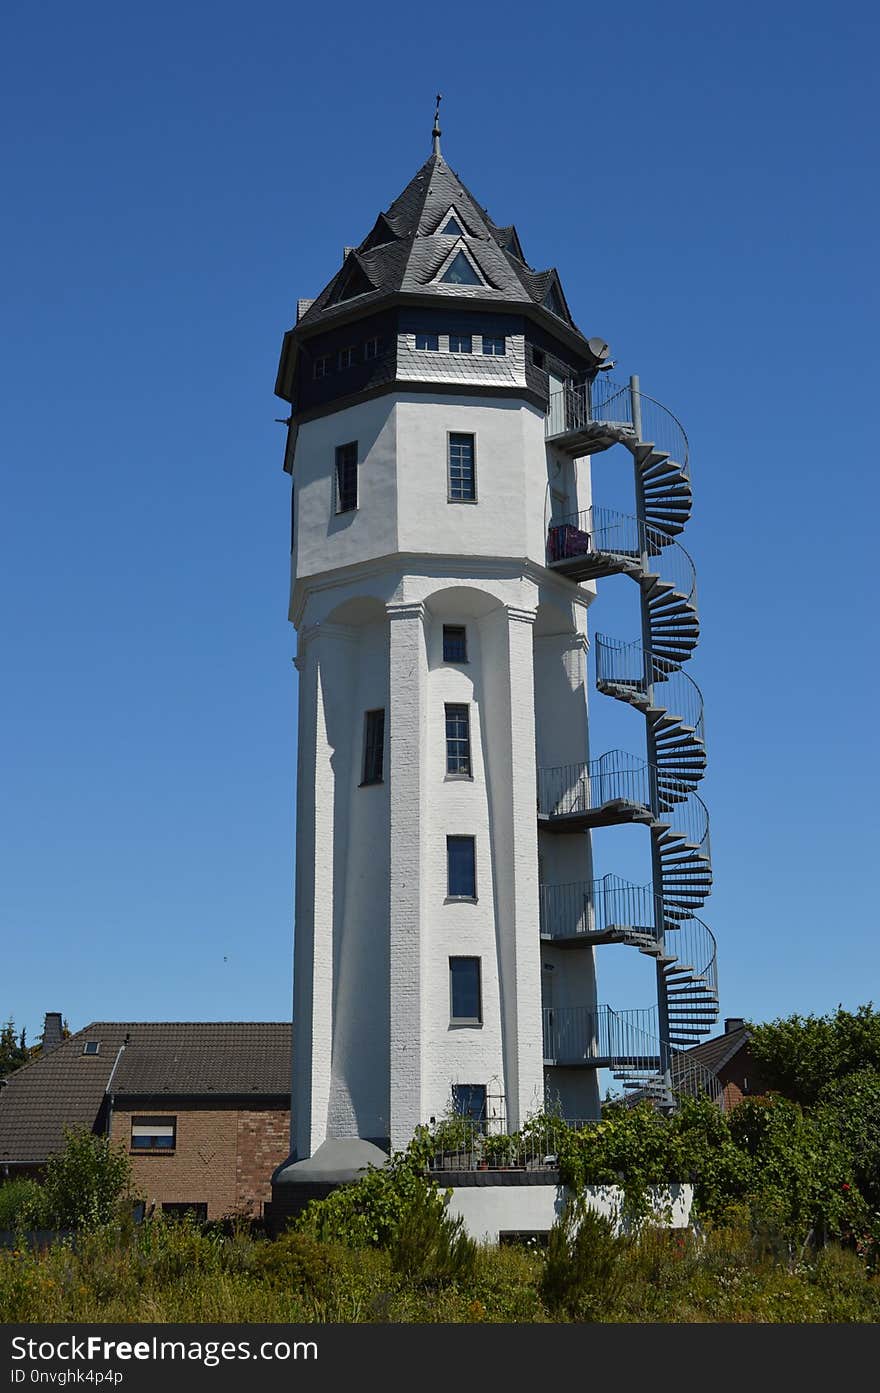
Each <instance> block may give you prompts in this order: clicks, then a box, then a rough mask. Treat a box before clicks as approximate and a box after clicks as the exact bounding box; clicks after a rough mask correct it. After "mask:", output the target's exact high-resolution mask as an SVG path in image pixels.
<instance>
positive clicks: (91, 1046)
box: [83, 1040, 101, 1054]
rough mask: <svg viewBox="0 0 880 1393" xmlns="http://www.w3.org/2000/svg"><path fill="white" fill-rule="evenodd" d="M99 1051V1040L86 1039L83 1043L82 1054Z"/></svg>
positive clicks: (97, 1052)
mask: <svg viewBox="0 0 880 1393" xmlns="http://www.w3.org/2000/svg"><path fill="white" fill-rule="evenodd" d="M100 1053H101V1042H100V1040H86V1042H85V1044H84V1045H83V1054H100Z"/></svg>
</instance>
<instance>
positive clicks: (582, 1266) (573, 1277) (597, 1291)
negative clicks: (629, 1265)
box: [541, 1200, 623, 1321]
mask: <svg viewBox="0 0 880 1393" xmlns="http://www.w3.org/2000/svg"><path fill="white" fill-rule="evenodd" d="M622 1247H623V1244H622V1240H621V1239H619V1238H616V1237H615V1235H614V1226H613V1224H612V1222H611V1220H610V1219H607V1218H606V1217H605V1216H604V1214H598V1213H597V1212H596V1211H595V1210H594V1209H590V1208H589V1207H588V1206H587V1205H586V1204H584V1202H583V1201H582V1200H579V1201H577V1202H571V1203H569V1204H568V1205H566V1207H565V1209H564V1211H563V1213H562V1214H561V1215H560V1217H559V1219H557V1221H556V1223H555V1224H554V1225H553V1227H552V1229H551V1230H550V1238H549V1241H548V1244H547V1257H546V1261H545V1264H544V1271H543V1273H542V1276H541V1297H542V1299H543V1301H544V1304H545V1305H546V1306H547V1308H548V1310H550V1311H551V1312H552V1313H553V1314H554V1315H560V1314H561V1315H565V1316H567V1317H568V1319H569V1320H576V1321H587V1320H599V1319H600V1318H601V1317H602V1316H603V1315H604V1316H606V1317H607V1316H608V1314H609V1308H610V1307H611V1306H612V1304H613V1302H614V1299H615V1297H616V1296H617V1295H618V1293H619V1291H620V1288H621V1278H620V1272H619V1265H620V1257H621V1252H622Z"/></svg>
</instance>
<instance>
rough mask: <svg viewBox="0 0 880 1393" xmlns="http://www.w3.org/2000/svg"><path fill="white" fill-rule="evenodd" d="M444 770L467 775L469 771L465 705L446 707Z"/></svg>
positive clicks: (468, 732)
mask: <svg viewBox="0 0 880 1393" xmlns="http://www.w3.org/2000/svg"><path fill="white" fill-rule="evenodd" d="M446 772H447V774H457V775H464V776H469V775H470V772H471V731H470V711H469V709H468V707H467V706H462V705H447V707H446Z"/></svg>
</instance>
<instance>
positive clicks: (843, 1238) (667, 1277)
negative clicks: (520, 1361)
mask: <svg viewBox="0 0 880 1393" xmlns="http://www.w3.org/2000/svg"><path fill="white" fill-rule="evenodd" d="M842 1014H844V1015H845V1013H840V1012H838V1013H837V1016H836V1017H835V1018H826V1024H827V1023H828V1022H829V1021H830V1022H831V1024H832V1027H833V1028H832V1030H831V1031H830V1035H831V1039H832V1042H833V1040H834V1039H835V1038H837V1039H838V1040H841V1039H843V1038H850V1039H851V1038H852V1035H853V1033H854V1031H856V1033H860V1034H861V1038H862V1040H863V1042H866V1043H864V1047H859V1048H854V1049H849V1050H844V1049H836V1048H830V1047H829V1048H827V1049H826V1050H825V1051H824V1056H823V1057H824V1059H825V1063H824V1064H823V1065H822V1067H821V1069H820V1068H819V1066H818V1064H817V1065H816V1066H815V1067H813V1068H812V1070H807V1068H806V1066H805V1065H804V1064H798V1063H797V1058H796V1056H797V1048H796V1043H797V1033H798V1032H800V1033H801V1034H800V1038H801V1040H802V1041H803V1040H808V1041H813V1040H814V1039H815V1038H816V1034H817V1027H816V1024H815V1022H814V1020H813V1018H806V1019H804V1020H802V1021H798V1020H797V1018H793V1021H790V1022H776V1023H774V1025H773V1026H772V1027H766V1028H762V1029H764V1030H765V1032H766V1033H765V1035H764V1037H763V1040H762V1044H761V1048H762V1050H763V1052H764V1053H763V1056H762V1067H764V1068H767V1069H768V1070H769V1069H770V1068H771V1067H773V1068H777V1069H778V1070H779V1073H778V1074H777V1075H775V1077H777V1078H779V1079H781V1078H782V1077H783V1074H784V1076H785V1078H786V1080H787V1085H788V1087H789V1090H790V1092H791V1093H792V1094H793V1095H795V1096H788V1097H786V1096H783V1095H782V1094H781V1093H773V1094H768V1095H766V1096H764V1097H761V1098H753V1099H747V1100H745V1101H743V1102H742V1103H741V1104H740V1105H739V1106H738V1107H736V1108H734V1109H733V1110H732V1111H731V1112H730V1113H727V1114H724V1113H721V1112H720V1111H719V1110H718V1109H717V1108H716V1107H715V1106H713V1105H712V1104H711V1103H709V1102H708V1101H693V1100H691V1101H688V1100H685V1101H683V1103H682V1106H681V1107H680V1109H679V1110H678V1111H677V1112H676V1113H675V1114H674V1115H673V1116H672V1117H669V1118H666V1117H663V1116H661V1115H660V1114H659V1113H657V1112H655V1111H654V1110H653V1109H651V1108H650V1107H649V1106H647V1105H643V1106H641V1107H636V1108H626V1107H624V1106H622V1105H618V1106H614V1107H610V1108H608V1109H606V1111H605V1112H604V1114H603V1118H602V1121H601V1122H599V1123H598V1124H595V1125H592V1126H589V1127H586V1128H582V1129H580V1130H577V1131H576V1130H573V1129H571V1128H568V1127H566V1126H565V1125H564V1124H562V1123H561V1122H560V1121H559V1120H558V1119H556V1118H554V1117H552V1116H546V1115H540V1116H538V1117H535V1118H533V1119H531V1120H530V1121H529V1123H527V1124H526V1126H525V1127H524V1128H523V1131H522V1132H520V1133H518V1134H515V1135H513V1136H508V1137H493V1138H491V1139H489V1140H490V1142H491V1144H490V1145H489V1146H488V1147H487V1152H488V1154H489V1155H490V1157H491V1161H492V1163H493V1164H505V1165H516V1164H517V1162H518V1161H520V1162H521V1160H522V1156H523V1154H524V1152H526V1151H528V1152H530V1154H534V1153H535V1151H536V1150H537V1151H543V1150H547V1149H550V1148H552V1150H553V1153H554V1154H555V1155H556V1157H557V1159H558V1166H559V1170H560V1172H561V1178H562V1179H563V1180H564V1181H565V1182H566V1183H567V1184H568V1186H569V1187H570V1189H571V1190H572V1192H573V1193H575V1194H577V1193H578V1192H580V1191H581V1190H582V1189H583V1187H584V1186H587V1185H593V1184H600V1185H601V1184H617V1185H620V1186H621V1187H622V1190H623V1193H624V1196H625V1210H626V1214H625V1217H626V1218H627V1220H628V1226H627V1228H626V1230H625V1231H623V1232H618V1231H617V1230H616V1229H615V1227H614V1226H613V1225H612V1224H611V1223H610V1222H609V1221H608V1220H606V1219H603V1218H601V1217H600V1216H598V1215H596V1214H595V1213H593V1212H592V1211H591V1210H589V1209H588V1208H587V1207H586V1206H585V1205H584V1204H583V1203H582V1202H578V1203H572V1204H571V1205H570V1206H569V1208H568V1209H567V1210H566V1212H565V1213H564V1214H563V1215H562V1216H561V1218H560V1220H559V1221H558V1223H557V1224H556V1226H555V1227H554V1229H553V1230H552V1231H551V1233H550V1235H549V1241H548V1242H547V1244H546V1246H545V1247H541V1246H539V1245H538V1244H531V1245H527V1246H521V1247H501V1248H488V1247H483V1246H480V1245H478V1244H476V1243H474V1242H473V1241H472V1240H471V1239H470V1238H469V1237H468V1236H467V1235H466V1234H465V1233H464V1232H463V1230H462V1226H461V1223H460V1221H458V1220H457V1219H454V1218H452V1217H451V1216H450V1215H449V1213H448V1211H447V1208H446V1203H445V1195H444V1192H443V1190H442V1188H440V1187H438V1185H437V1184H436V1183H435V1182H434V1181H433V1180H432V1179H430V1178H429V1175H426V1167H427V1166H428V1165H430V1164H431V1163H432V1162H433V1163H435V1164H436V1159H437V1156H438V1153H442V1152H444V1151H445V1150H447V1149H449V1150H452V1151H453V1152H454V1151H455V1150H456V1148H458V1147H460V1146H461V1145H462V1144H465V1143H467V1144H470V1141H471V1140H472V1139H469V1138H468V1137H467V1136H466V1135H465V1133H464V1131H463V1123H462V1120H461V1119H455V1118H447V1119H444V1120H443V1121H441V1123H440V1124H439V1126H438V1127H437V1128H436V1129H435V1131H434V1132H433V1133H429V1132H427V1131H426V1130H424V1131H421V1132H420V1133H419V1134H418V1135H417V1136H416V1137H415V1138H414V1139H413V1142H412V1143H411V1145H410V1147H409V1148H408V1149H407V1151H405V1152H403V1153H400V1154H398V1155H396V1156H395V1157H393V1159H392V1162H391V1164H390V1165H389V1166H388V1167H387V1168H385V1169H383V1170H381V1171H372V1172H370V1173H369V1174H368V1175H367V1176H366V1177H365V1178H364V1179H363V1180H362V1181H360V1182H359V1183H358V1184H356V1185H353V1186H348V1187H345V1188H343V1189H340V1190H337V1191H336V1192H334V1193H333V1194H332V1195H331V1196H330V1197H329V1198H328V1199H326V1200H322V1201H320V1202H318V1203H315V1204H312V1205H310V1206H309V1208H308V1209H307V1210H306V1211H305V1213H304V1214H303V1215H302V1216H301V1217H300V1219H299V1220H298V1221H297V1222H296V1224H295V1225H294V1226H293V1227H292V1228H291V1230H290V1231H289V1232H288V1233H286V1234H285V1235H284V1236H283V1237H281V1238H280V1239H277V1240H275V1241H274V1242H270V1241H268V1240H267V1239H266V1238H264V1237H262V1236H260V1235H258V1234H257V1233H255V1232H254V1231H253V1229H252V1227H251V1226H250V1225H249V1224H248V1223H246V1222H244V1221H243V1220H236V1219H235V1218H234V1217H230V1219H229V1220H228V1221H227V1222H225V1223H224V1224H213V1225H199V1224H197V1223H196V1222H195V1221H193V1220H183V1221H171V1220H168V1219H167V1218H164V1217H163V1216H155V1217H152V1218H149V1219H147V1220H146V1221H145V1222H143V1223H141V1224H135V1223H134V1222H133V1220H132V1217H131V1199H132V1194H131V1187H130V1168H129V1161H128V1157H127V1155H126V1154H125V1152H124V1150H121V1149H118V1148H114V1147H113V1146H112V1145H111V1144H110V1143H109V1141H108V1140H107V1139H106V1138H99V1137H93V1136H91V1135H89V1134H82V1133H80V1134H72V1135H71V1136H70V1137H69V1139H68V1145H67V1147H66V1149H65V1151H64V1152H63V1153H62V1154H61V1156H59V1157H58V1158H56V1160H55V1161H53V1162H52V1163H51V1164H50V1166H49V1167H48V1169H47V1173H46V1175H45V1178H44V1181H43V1183H42V1184H38V1183H37V1182H35V1181H14V1182H9V1183H7V1184H6V1185H3V1186H0V1229H2V1228H7V1229H11V1230H13V1231H14V1232H15V1233H16V1234H17V1237H16V1238H15V1240H14V1246H13V1247H8V1248H6V1249H5V1250H0V1319H3V1320H5V1321H49V1322H51V1321H82V1322H91V1321H120V1322H123V1321H165V1320H176V1321H238V1322H254V1321H294V1322H299V1321H338V1322H346V1323H348V1322H359V1321H426V1322H427V1321H432V1322H433V1321H441V1322H443V1321H447V1322H463V1321H467V1322H470V1321H532V1322H545V1321H585V1320H586V1321H603V1322H604V1321H623V1322H625V1321H647V1322H652V1321H676V1322H681V1321H741V1322H754V1321H761V1322H766V1321H784V1322H824V1321H833V1322H844V1321H859V1322H868V1321H870V1322H873V1321H877V1320H880V1213H878V1210H880V1072H878V1070H877V1067H876V1066H875V1065H873V1064H872V1063H871V1062H870V1058H868V1059H866V1051H867V1052H870V1049H872V1048H873V1045H872V1043H871V1042H872V1040H873V1039H874V1036H873V1033H872V1032H873V1020H874V1018H875V1017H876V1013H873V1012H872V1011H871V1010H870V1008H861V1009H860V1012H859V1013H856V1016H855V1017H849V1018H847V1019H846V1020H842V1019H841V1015H842ZM854 1021H855V1022H856V1026H854V1025H853V1022H854ZM823 1029H824V1027H823ZM835 1030H837V1031H838V1034H837V1036H835V1034H834V1032H835ZM774 1032H775V1034H774ZM827 1034H828V1032H826V1035H827ZM793 1037H794V1039H795V1045H794V1047H793V1045H792V1039H793ZM785 1071H787V1072H785ZM798 1094H800V1096H797V1095H798ZM439 1174H440V1177H441V1180H442V1172H440V1173H439ZM670 1180H679V1181H690V1182H692V1183H693V1185H694V1190H695V1202H694V1210H693V1216H692V1217H693V1223H692V1226H691V1228H690V1229H689V1230H686V1231H681V1230H671V1231H670V1230H668V1229H666V1228H663V1227H657V1226H656V1225H654V1224H652V1222H651V1221H650V1219H649V1218H648V1212H649V1206H648V1201H647V1190H648V1188H649V1187H650V1186H652V1185H654V1184H658V1183H659V1184H664V1183H666V1182H668V1181H670ZM46 1226H55V1227H59V1228H66V1229H69V1230H70V1233H69V1235H68V1236H67V1237H65V1238H64V1239H63V1240H61V1241H57V1242H54V1243H52V1244H51V1245H50V1246H47V1247H44V1248H39V1247H35V1246H33V1245H32V1243H31V1241H30V1240H29V1238H28V1236H27V1231H28V1230H31V1229H34V1228H42V1227H46Z"/></svg>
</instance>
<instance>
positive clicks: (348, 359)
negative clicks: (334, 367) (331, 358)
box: [339, 345, 354, 368]
mask: <svg viewBox="0 0 880 1393" xmlns="http://www.w3.org/2000/svg"><path fill="white" fill-rule="evenodd" d="M353 363H354V346H353V345H349V346H348V348H340V350H339V366H340V367H341V368H350V367H351V366H352V365H353Z"/></svg>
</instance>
